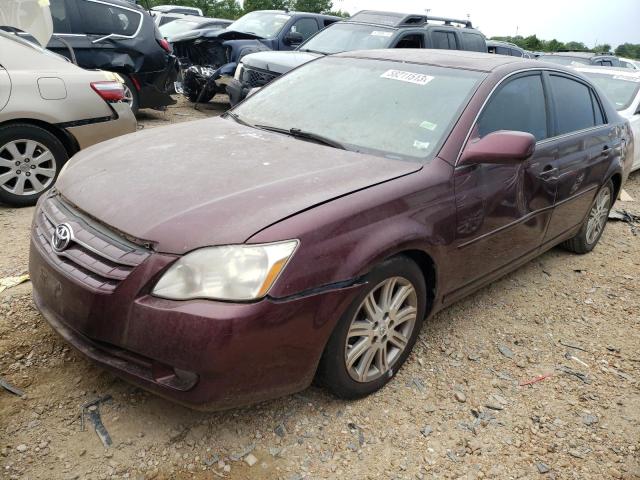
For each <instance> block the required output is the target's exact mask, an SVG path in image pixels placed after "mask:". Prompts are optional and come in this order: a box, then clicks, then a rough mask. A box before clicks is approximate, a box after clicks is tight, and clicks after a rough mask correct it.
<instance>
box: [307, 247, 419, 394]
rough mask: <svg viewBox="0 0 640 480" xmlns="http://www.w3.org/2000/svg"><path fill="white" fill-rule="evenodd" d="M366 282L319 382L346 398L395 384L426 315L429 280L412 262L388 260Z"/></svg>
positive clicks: (325, 355)
mask: <svg viewBox="0 0 640 480" xmlns="http://www.w3.org/2000/svg"><path fill="white" fill-rule="evenodd" d="M365 280H366V282H367V285H366V287H365V288H364V290H363V291H362V292H361V293H360V294H359V295H358V296H357V297H356V298H355V299H354V301H353V302H352V304H351V305H350V306H349V308H348V309H347V311H346V312H345V314H344V315H343V316H342V318H341V319H340V321H339V323H338V325H337V326H336V328H335V330H334V332H333V333H332V335H331V338H330V339H329V342H328V343H327V346H326V348H325V351H324V353H323V355H322V359H321V361H320V366H319V369H318V380H319V381H320V382H321V383H322V384H323V385H325V386H326V387H327V388H328V389H329V390H330V391H331V392H332V393H334V394H335V395H337V396H339V397H342V398H359V397H363V396H365V395H369V394H370V393H373V392H375V391H376V390H378V389H380V388H381V387H383V386H384V385H385V384H386V383H387V382H388V381H389V380H391V378H392V377H393V375H394V374H395V373H396V372H397V371H398V369H399V368H400V367H401V366H402V364H403V363H404V362H405V360H406V359H407V357H408V356H409V354H410V353H411V349H412V348H413V345H414V344H415V342H416V338H417V337H418V334H419V332H420V327H421V325H422V320H423V319H424V315H425V309H426V285H425V280H424V277H423V275H422V272H421V271H420V268H418V266H417V265H416V264H415V263H414V262H413V261H411V260H410V259H408V258H406V257H401V256H399V257H394V258H392V259H390V260H387V261H385V262H384V263H383V264H381V265H379V266H378V267H376V268H375V269H374V270H373V271H372V272H371V273H369V274H368V275H367V277H366V278H365Z"/></svg>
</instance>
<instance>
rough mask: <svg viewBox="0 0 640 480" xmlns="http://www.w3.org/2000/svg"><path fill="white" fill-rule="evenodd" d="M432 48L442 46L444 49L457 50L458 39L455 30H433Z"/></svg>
mask: <svg viewBox="0 0 640 480" xmlns="http://www.w3.org/2000/svg"><path fill="white" fill-rule="evenodd" d="M431 42H432V44H433V45H431V48H440V49H443V50H457V49H458V42H457V41H456V34H455V33H453V32H446V31H443V30H434V31H432V32H431Z"/></svg>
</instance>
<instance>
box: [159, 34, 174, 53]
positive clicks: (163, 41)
mask: <svg viewBox="0 0 640 480" xmlns="http://www.w3.org/2000/svg"><path fill="white" fill-rule="evenodd" d="M156 41H157V42H158V45H160V46H161V47H162V48H163V49H164V50H165V51H166V52H167V53H171V44H170V43H169V42H167V40H166V39H165V38H160V39H156Z"/></svg>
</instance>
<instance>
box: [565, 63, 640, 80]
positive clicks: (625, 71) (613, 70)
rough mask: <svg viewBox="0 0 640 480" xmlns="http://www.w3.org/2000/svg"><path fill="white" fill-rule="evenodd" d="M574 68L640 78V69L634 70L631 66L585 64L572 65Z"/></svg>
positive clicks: (584, 71) (588, 71)
mask: <svg viewBox="0 0 640 480" xmlns="http://www.w3.org/2000/svg"><path fill="white" fill-rule="evenodd" d="M572 68H573V69H574V70H577V71H578V72H581V73H602V74H605V75H611V76H614V75H617V76H623V77H631V78H634V79H640V70H632V69H631V68H623V67H599V66H592V67H590V66H586V65H585V66H584V67H578V66H575V67H572Z"/></svg>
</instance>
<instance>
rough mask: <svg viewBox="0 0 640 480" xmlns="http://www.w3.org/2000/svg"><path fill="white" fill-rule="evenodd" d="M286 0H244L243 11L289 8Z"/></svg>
mask: <svg viewBox="0 0 640 480" xmlns="http://www.w3.org/2000/svg"><path fill="white" fill-rule="evenodd" d="M289 6H290V2H289V1H287V0H244V13H249V12H253V11H254V10H285V9H287V8H289Z"/></svg>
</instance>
